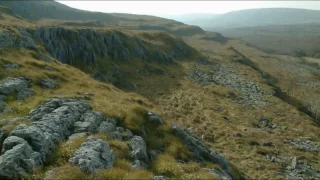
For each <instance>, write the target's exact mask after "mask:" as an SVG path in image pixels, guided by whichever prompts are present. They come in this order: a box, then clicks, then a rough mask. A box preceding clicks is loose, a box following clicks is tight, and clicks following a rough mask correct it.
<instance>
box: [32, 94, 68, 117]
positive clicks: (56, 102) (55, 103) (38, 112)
mask: <svg viewBox="0 0 320 180" xmlns="http://www.w3.org/2000/svg"><path fill="white" fill-rule="evenodd" d="M62 102H63V101H62V100H61V99H59V98H53V99H49V100H46V101H45V102H43V103H42V104H41V105H39V106H38V107H37V108H36V109H33V110H31V111H30V113H29V117H30V118H31V119H32V120H34V121H37V120H40V119H41V118H42V117H43V116H44V115H45V114H48V113H51V112H52V111H54V110H55V109H57V108H58V107H60V106H62Z"/></svg>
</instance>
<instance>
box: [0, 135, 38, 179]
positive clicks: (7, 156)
mask: <svg viewBox="0 0 320 180" xmlns="http://www.w3.org/2000/svg"><path fill="white" fill-rule="evenodd" d="M4 147H5V148H4V149H5V153H4V154H3V155H2V156H0V178H5V179H7V178H14V179H16V178H19V177H26V176H27V175H28V173H30V172H31V171H32V170H33V169H35V168H39V167H42V161H41V158H40V154H39V153H38V152H34V151H33V150H32V148H31V147H30V146H29V145H28V143H27V142H26V141H25V140H23V139H21V138H18V137H9V138H7V139H6V140H5V142H4Z"/></svg>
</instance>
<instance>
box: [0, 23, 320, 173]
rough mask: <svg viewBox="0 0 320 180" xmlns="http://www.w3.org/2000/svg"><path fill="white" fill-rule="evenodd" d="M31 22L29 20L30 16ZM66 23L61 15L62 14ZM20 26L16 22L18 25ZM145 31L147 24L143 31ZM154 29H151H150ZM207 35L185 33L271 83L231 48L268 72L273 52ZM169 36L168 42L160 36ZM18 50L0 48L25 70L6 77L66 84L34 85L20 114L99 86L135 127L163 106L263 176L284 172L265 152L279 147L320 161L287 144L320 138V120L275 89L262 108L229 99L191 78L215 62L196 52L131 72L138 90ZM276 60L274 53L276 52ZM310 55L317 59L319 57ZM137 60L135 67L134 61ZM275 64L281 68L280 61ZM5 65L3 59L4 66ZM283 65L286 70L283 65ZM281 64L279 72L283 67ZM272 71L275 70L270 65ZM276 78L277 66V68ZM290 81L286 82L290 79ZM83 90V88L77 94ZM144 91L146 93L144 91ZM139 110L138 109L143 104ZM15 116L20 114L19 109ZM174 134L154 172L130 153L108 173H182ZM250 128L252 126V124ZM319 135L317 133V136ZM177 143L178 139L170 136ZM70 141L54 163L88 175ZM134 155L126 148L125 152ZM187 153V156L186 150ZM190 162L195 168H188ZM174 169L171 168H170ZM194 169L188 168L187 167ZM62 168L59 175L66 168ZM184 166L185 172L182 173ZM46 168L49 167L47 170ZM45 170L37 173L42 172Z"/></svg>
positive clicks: (99, 97) (107, 106)
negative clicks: (147, 71) (132, 163)
mask: <svg viewBox="0 0 320 180" xmlns="http://www.w3.org/2000/svg"><path fill="white" fill-rule="evenodd" d="M13 20H14V21H12V22H13V23H16V24H19V23H20V21H21V20H17V19H13ZM23 22H24V21H23ZM56 22H57V23H58V24H59V23H61V22H58V21H56ZM24 23H25V25H26V26H29V25H30V26H34V24H31V23H27V22H24ZM11 25H12V24H11V22H10V23H9V22H7V26H6V27H5V28H8V27H9V28H10V27H11ZM13 30H14V29H13ZM128 32H130V33H133V34H136V33H137V31H131V30H126V33H128ZM138 32H139V33H140V31H138ZM144 32H145V33H149V31H144ZM202 37H203V35H196V36H190V37H185V38H184V40H185V41H186V42H187V43H189V44H190V45H192V46H193V47H194V48H196V49H199V50H200V49H204V50H211V51H215V52H216V53H214V54H206V55H208V56H209V57H210V58H209V61H212V62H213V63H218V64H219V63H228V64H229V65H231V66H233V67H234V68H235V69H237V70H238V71H240V72H241V73H242V75H243V76H246V77H247V78H249V79H251V80H252V81H255V82H258V83H260V84H261V85H262V87H263V88H266V89H268V88H270V87H269V86H268V85H267V84H266V82H265V81H264V80H263V79H262V78H261V76H260V74H259V73H258V72H257V71H255V70H254V69H252V68H250V67H248V66H245V65H242V64H239V63H236V62H233V61H232V59H233V58H232V57H233V56H234V55H235V54H234V53H233V52H232V51H230V50H228V47H229V46H230V45H232V46H234V47H236V48H237V49H238V50H239V51H240V52H242V53H244V54H246V55H247V56H248V57H249V58H252V60H253V61H254V62H257V63H258V64H259V65H260V66H259V67H261V68H263V67H266V68H263V70H265V71H268V69H267V67H269V68H270V69H272V67H271V66H267V63H264V62H265V61H263V60H260V59H259V58H258V57H259V56H261V55H262V56H266V55H268V54H265V53H262V52H260V51H257V50H256V49H253V48H250V47H247V46H245V45H244V44H241V42H239V41H229V42H228V43H227V44H224V45H221V44H219V43H216V42H214V41H206V40H203V39H201V38H202ZM154 43H161V42H157V41H156V42H154ZM12 52H13V51H12V50H8V51H4V52H3V54H1V55H0V57H1V63H5V62H8V61H9V62H14V63H17V64H20V65H21V66H22V68H21V69H20V70H19V71H17V70H3V69H1V71H0V77H1V78H3V77H6V76H29V77H31V78H32V79H33V80H34V81H35V82H37V80H38V79H39V78H40V77H58V78H61V79H62V80H63V82H62V84H61V85H60V87H59V88H58V89H57V90H43V89H41V88H39V87H38V86H37V85H34V86H33V87H32V88H34V89H35V90H36V92H37V94H36V96H34V97H33V98H29V99H27V100H26V102H23V103H21V102H11V103H9V106H16V107H18V110H19V111H18V112H19V114H18V115H25V114H26V113H27V112H28V111H29V110H30V109H31V108H33V107H35V106H36V105H37V104H38V103H39V102H40V101H42V100H44V99H45V98H47V97H51V96H55V95H63V96H74V95H82V94H83V93H86V92H89V93H94V94H95V96H94V97H93V98H92V99H91V100H90V103H91V105H92V106H93V108H95V109H96V110H100V111H103V112H105V113H106V115H108V116H115V117H119V118H120V119H122V121H123V122H124V123H125V124H126V126H127V127H131V128H134V127H136V126H135V125H136V124H137V123H138V124H139V122H140V120H139V119H141V118H140V117H141V112H140V111H139V109H155V110H156V111H158V112H161V113H162V115H163V117H164V118H165V119H166V121H167V123H168V124H171V123H176V124H181V125H184V126H186V127H189V128H191V129H193V130H194V131H195V132H196V133H197V134H198V135H200V136H201V137H202V138H203V139H204V140H206V142H207V143H209V144H210V145H211V146H212V147H214V148H215V149H217V151H218V152H219V153H222V154H223V155H225V156H226V157H227V158H228V159H229V160H230V161H231V163H233V164H234V165H235V166H236V167H238V168H239V169H240V170H241V171H242V172H245V173H247V174H248V175H249V176H250V177H252V178H254V179H258V178H262V179H269V178H274V177H276V176H277V172H278V170H279V169H278V167H277V166H276V165H275V164H273V163H271V162H269V161H267V160H265V154H279V155H283V156H296V157H297V158H298V159H306V160H307V161H308V162H309V163H310V164H312V165H317V162H316V161H317V160H319V154H316V153H309V152H301V151H299V150H297V149H294V148H293V149H292V148H291V147H290V146H288V145H283V140H284V139H291V138H298V137H311V138H313V137H319V135H320V134H319V131H318V127H316V126H315V125H314V123H313V122H312V121H311V119H310V117H308V116H307V115H305V114H302V113H301V112H299V111H298V110H296V108H295V107H293V106H291V105H288V104H287V103H284V102H283V101H281V100H280V99H278V98H275V97H273V96H270V97H268V98H270V100H272V101H274V102H275V104H274V105H273V106H268V107H265V108H264V109H262V110H261V111H256V110H250V109H247V108H245V107H243V106H242V105H240V104H236V103H234V102H232V101H231V100H230V99H228V98H226V95H227V94H229V93H230V89H227V88H224V87H222V86H218V85H217V86H205V87H204V86H199V85H197V84H195V83H194V82H193V81H191V80H190V79H188V78H187V77H186V75H187V74H188V73H189V71H190V70H191V69H193V67H194V66H197V67H199V68H201V69H203V70H206V69H207V67H206V66H203V65H199V64H197V63H196V62H195V60H196V57H194V58H191V59H187V60H184V61H180V62H179V63H177V64H175V65H172V66H163V65H160V64H152V66H154V67H156V68H159V69H161V70H163V71H164V74H163V75H155V74H151V75H148V76H130V77H128V80H130V81H132V82H134V83H135V84H137V86H138V87H139V89H138V91H137V92H136V93H137V94H136V93H125V92H123V91H121V90H119V89H117V88H115V87H113V86H112V85H108V84H104V83H99V82H96V81H94V80H92V79H91V78H90V76H88V75H86V74H84V73H83V72H81V71H79V70H77V69H75V68H72V67H70V66H68V65H63V64H60V63H58V62H52V63H50V64H47V63H44V62H41V61H38V60H36V59H34V58H32V56H31V55H30V53H31V52H30V51H28V50H23V49H22V50H19V51H17V50H14V53H12ZM271 59H273V58H271ZM308 61H317V60H314V59H311V60H309V59H308ZM45 65H49V66H52V67H53V68H55V69H57V72H47V71H45V70H43V69H42V68H43V66H45ZM118 66H119V67H120V68H121V69H123V70H125V71H126V72H128V73H130V72H133V71H134V70H135V68H141V67H143V64H141V62H139V61H137V63H134V64H118ZM133 67H135V68H133ZM273 67H276V65H274V66H273ZM0 68H2V66H0ZM279 71H281V69H279ZM279 71H278V72H279ZM268 72H269V71H268ZM269 73H272V74H273V75H274V76H276V77H281V76H278V74H277V72H275V73H273V72H272V71H270V72H269ZM283 76H284V78H283V79H281V78H279V79H280V84H279V86H280V87H282V86H283V87H282V88H284V89H285V88H286V87H285V86H286V85H285V83H283V82H285V77H286V74H285V73H283ZM282 83H283V85H282ZM77 92H79V93H77ZM139 94H140V95H139ZM141 102H143V103H141ZM137 109H138V110H137ZM8 116H16V114H11V115H8ZM261 116H265V117H268V118H271V119H272V120H273V122H275V123H277V124H278V125H285V126H287V127H288V129H289V130H288V131H275V132H273V133H269V132H266V131H262V130H260V129H257V128H255V125H254V124H255V123H256V122H257V121H258V119H259V118H260V117H261ZM163 128H164V129H165V131H164V132H165V133H168V136H166V138H165V140H164V141H160V142H161V143H160V146H163V145H165V147H167V150H166V155H165V156H161V157H160V158H159V160H158V161H156V162H157V163H155V164H157V165H158V166H155V165H154V166H152V167H151V168H150V169H149V170H150V171H149V172H134V173H133V172H132V171H131V170H130V169H128V160H127V159H126V158H123V159H122V161H119V162H117V163H116V164H117V165H116V167H115V168H114V169H113V170H112V171H109V173H107V172H101V176H102V177H126V176H127V175H128V174H134V175H135V176H134V177H149V176H150V173H155V174H158V173H159V172H162V173H168V174H171V175H172V174H173V175H172V176H173V177H180V178H181V177H182V175H181V174H179V172H180V173H181V169H183V168H184V167H181V166H180V165H178V164H177V163H175V162H174V160H173V159H172V158H177V157H178V156H179V155H181V154H182V155H187V154H188V153H187V152H185V153H180V152H184V151H183V150H184V149H185V147H184V146H182V145H181V144H180V143H179V141H178V142H177V141H175V140H174V141H173V139H172V138H173V137H172V136H170V133H169V132H168V131H167V130H166V128H165V127H163ZM244 129H246V131H244ZM238 132H240V133H241V134H242V135H243V137H241V138H238V137H234V136H233V134H235V133H238ZM150 138H151V139H150V140H149V141H148V145H149V146H152V147H157V146H159V144H157V143H156V144H153V142H154V138H158V137H155V136H151V137H150ZM315 140H316V139H315ZM82 141H83V140H81V139H80V140H79V142H78V143H77V144H75V145H74V147H73V148H71V150H74V149H75V148H76V147H78V145H79V143H81V142H82ZM265 141H271V142H273V144H274V145H275V147H264V146H251V145H250V144H251V143H252V142H258V143H260V144H261V143H262V142H265ZM169 142H173V143H169ZM109 143H110V144H112V145H111V146H112V147H114V148H115V149H117V151H116V152H117V153H121V152H126V151H127V150H126V148H125V147H123V145H122V144H121V143H119V142H110V141H109ZM65 149H66V148H65V145H64V144H62V145H61V148H59V151H58V152H57V153H58V155H57V156H56V158H55V159H53V161H52V162H51V163H52V164H51V165H49V167H48V168H49V169H50V168H52V167H56V166H60V168H59V171H58V172H59V173H60V175H61V176H60V177H64V176H63V175H66V174H70V173H71V172H72V174H74V176H75V178H77V177H83V174H82V173H81V172H80V171H78V170H77V169H76V168H74V167H70V166H68V165H66V163H65V162H66V161H65V159H64V158H65V157H69V156H70V153H71V152H72V151H71V152H70V151H67V152H66V151H65ZM124 156H126V154H124ZM179 158H181V157H179ZM188 166H190V167H191V169H195V171H193V172H191V173H190V174H193V176H191V175H190V176H191V177H202V178H204V177H208V176H207V174H205V173H204V172H202V171H200V170H199V169H198V168H192V167H193V165H192V164H190V165H189V164H188ZM185 168H186V169H190V168H187V167H185ZM168 169H169V170H168ZM183 171H185V172H187V171H188V170H183ZM59 173H58V174H59ZM175 173H178V174H175ZM40 174H41V173H40ZM197 174H198V175H197ZM35 176H37V174H36V175H35Z"/></svg>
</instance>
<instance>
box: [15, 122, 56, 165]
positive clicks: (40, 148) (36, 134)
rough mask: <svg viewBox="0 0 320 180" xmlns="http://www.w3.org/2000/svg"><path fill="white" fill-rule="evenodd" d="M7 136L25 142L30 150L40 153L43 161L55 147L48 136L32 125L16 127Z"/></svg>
mask: <svg viewBox="0 0 320 180" xmlns="http://www.w3.org/2000/svg"><path fill="white" fill-rule="evenodd" d="M9 136H17V137H20V138H22V139H25V140H27V141H28V143H29V145H30V146H31V147H32V149H33V150H34V151H37V152H39V153H40V155H41V158H42V160H43V161H44V160H45V159H46V157H47V156H48V155H50V154H51V153H53V151H54V150H55V146H54V144H53V141H52V139H51V138H50V136H49V134H45V133H44V132H43V131H41V130H40V129H39V128H37V127H36V126H33V125H25V124H21V125H18V126H17V127H16V129H14V130H13V131H12V132H11V133H10V135H9Z"/></svg>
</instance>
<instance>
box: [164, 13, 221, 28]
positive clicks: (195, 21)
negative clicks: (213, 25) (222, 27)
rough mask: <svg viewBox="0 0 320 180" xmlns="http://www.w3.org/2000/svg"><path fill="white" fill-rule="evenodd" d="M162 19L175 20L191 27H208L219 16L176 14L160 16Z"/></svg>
mask: <svg viewBox="0 0 320 180" xmlns="http://www.w3.org/2000/svg"><path fill="white" fill-rule="evenodd" d="M159 16H160V17H164V18H168V19H174V20H176V21H180V22H183V23H185V24H189V25H196V26H201V27H206V26H207V25H208V22H210V21H212V20H213V19H214V18H215V17H217V16H219V15H218V14H176V15H159Z"/></svg>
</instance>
